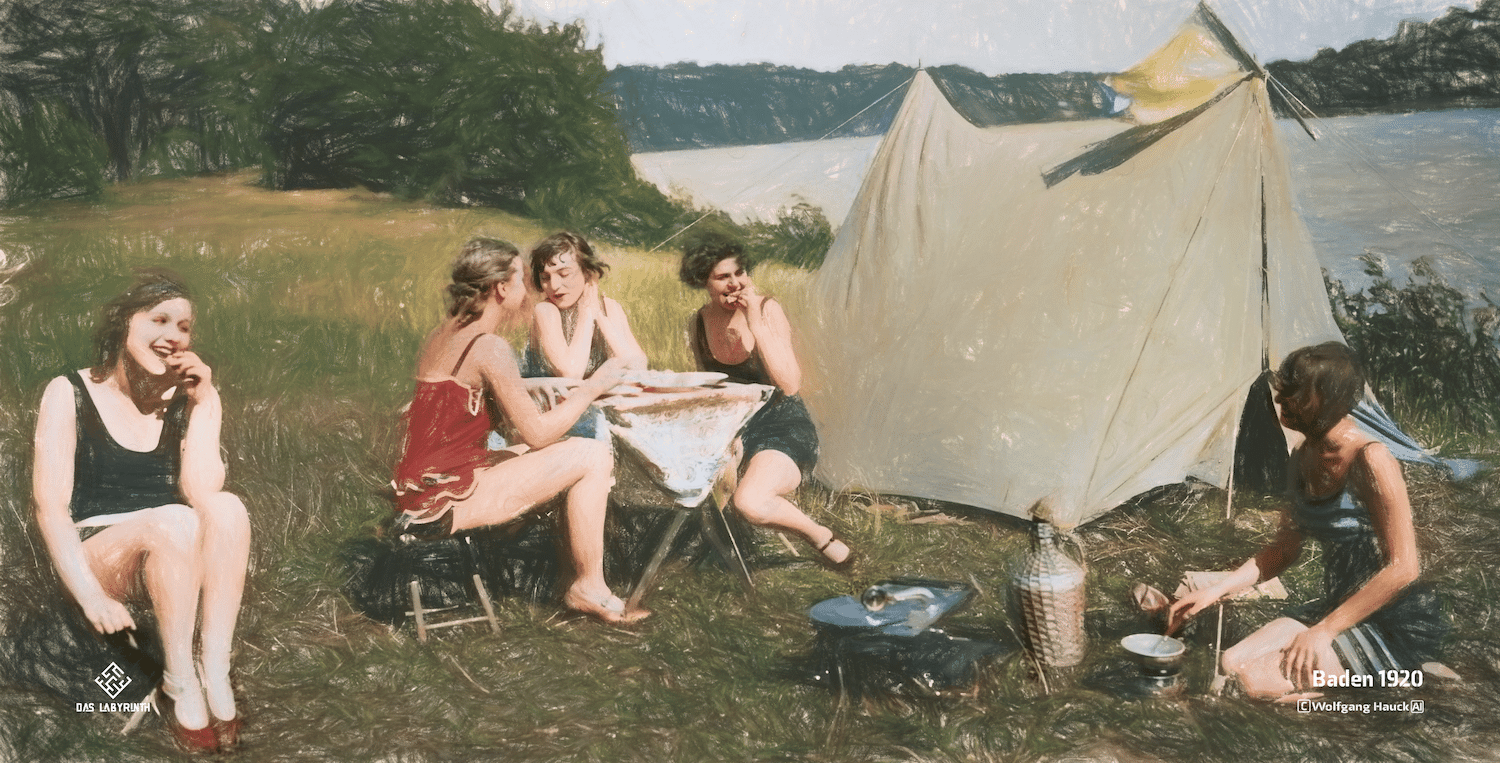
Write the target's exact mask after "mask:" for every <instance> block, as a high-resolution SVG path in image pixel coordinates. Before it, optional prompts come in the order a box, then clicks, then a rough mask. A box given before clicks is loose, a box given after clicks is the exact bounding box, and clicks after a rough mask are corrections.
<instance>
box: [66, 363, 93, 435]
mask: <svg viewBox="0 0 1500 763" xmlns="http://www.w3.org/2000/svg"><path fill="white" fill-rule="evenodd" d="M63 377H64V378H66V379H67V380H68V381H69V382H71V383H72V384H73V410H74V411H76V414H75V415H77V416H78V425H79V426H80V427H82V426H83V425H84V423H85V417H87V421H88V422H89V423H92V422H93V421H95V420H102V419H100V416H99V409H98V408H96V407H94V398H93V397H92V396H90V395H89V391H88V388H87V387H85V386H83V374H82V372H80V371H73V372H72V373H67V374H63Z"/></svg>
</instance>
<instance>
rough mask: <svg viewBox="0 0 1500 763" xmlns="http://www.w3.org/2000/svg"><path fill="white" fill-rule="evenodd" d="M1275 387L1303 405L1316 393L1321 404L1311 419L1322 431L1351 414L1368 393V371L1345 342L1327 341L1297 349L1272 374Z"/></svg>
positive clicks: (1312, 425)
mask: <svg viewBox="0 0 1500 763" xmlns="http://www.w3.org/2000/svg"><path fill="white" fill-rule="evenodd" d="M1271 387H1272V388H1273V389H1275V390H1276V393H1277V394H1279V395H1280V396H1281V397H1282V398H1283V399H1285V400H1291V401H1294V402H1296V403H1297V404H1299V406H1300V405H1303V404H1305V403H1306V402H1307V400H1308V398H1310V397H1311V396H1313V395H1314V394H1316V395H1317V396H1318V398H1319V403H1318V408H1317V410H1316V412H1315V413H1314V415H1313V419H1312V421H1310V422H1307V425H1308V426H1309V427H1310V428H1311V430H1312V431H1308V432H1304V433H1303V434H1307V435H1320V434H1323V433H1324V432H1327V431H1328V430H1330V429H1332V428H1333V426H1334V425H1335V424H1337V423H1339V420H1341V419H1343V418H1344V417H1345V416H1348V415H1349V413H1350V411H1353V410H1354V407H1355V406H1356V405H1359V401H1360V400H1361V399H1362V398H1363V397H1364V395H1365V374H1364V371H1363V369H1361V368H1360V364H1359V358H1357V357H1355V355H1354V351H1353V350H1351V349H1349V347H1348V346H1347V345H1345V344H1343V343H1342V342H1324V343H1322V344H1318V345H1313V346H1310V347H1302V348H1299V349H1296V350H1293V351H1292V352H1291V353H1289V354H1288V355H1287V356H1286V358H1285V359H1284V360H1282V361H1281V368H1280V369H1279V370H1277V371H1276V373H1275V374H1273V375H1272V376H1271Z"/></svg>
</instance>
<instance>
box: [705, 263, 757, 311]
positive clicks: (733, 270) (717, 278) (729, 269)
mask: <svg viewBox="0 0 1500 763" xmlns="http://www.w3.org/2000/svg"><path fill="white" fill-rule="evenodd" d="M749 287H750V274H749V273H746V272H745V268H743V267H742V266H741V265H740V259H739V258H738V257H725V258H724V259H722V260H719V263H718V264H717V265H714V268H713V270H710V271H708V298H709V299H710V300H711V301H713V302H714V303H715V304H717V305H719V306H720V307H723V308H725V309H733V308H734V300H733V297H734V296H735V295H737V294H739V293H740V292H741V291H744V290H745V289H747V288H749Z"/></svg>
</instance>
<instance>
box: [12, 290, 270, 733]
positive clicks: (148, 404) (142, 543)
mask: <svg viewBox="0 0 1500 763" xmlns="http://www.w3.org/2000/svg"><path fill="white" fill-rule="evenodd" d="M193 318H194V316H193V304H192V302H190V301H188V295H187V292H186V290H185V289H184V288H183V287H182V285H181V284H180V283H179V282H178V281H177V280H176V278H175V277H173V276H171V275H169V274H166V273H162V272H154V273H148V274H147V275H146V276H145V277H143V278H142V279H141V280H139V281H138V282H137V283H136V285H135V286H134V287H132V288H131V289H130V290H129V291H126V292H125V293H124V294H121V295H120V296H119V297H117V298H115V300H114V301H112V302H110V303H109V304H108V305H106V306H105V308H104V316H103V320H102V321H101V322H100V325H99V329H98V332H97V334H96V362H95V365H94V367H93V368H87V369H84V370H81V371H77V372H74V373H70V374H67V375H65V376H59V377H57V378H56V379H53V380H52V382H51V383H50V384H48V385H47V390H46V392H44V393H43V395H42V404H41V410H40V412H39V414H38V416H37V425H36V456H35V461H34V469H33V473H32V495H33V497H34V499H35V501H36V516H37V524H38V525H39V527H40V529H41V534H42V540H43V541H44V542H45V543H46V546H47V552H48V554H49V555H50V556H51V558H52V563H53V565H54V566H55V567H56V568H57V572H58V576H59V577H61V578H62V582H63V585H64V586H65V587H66V588H67V591H68V593H69V594H70V595H71V596H72V597H73V600H74V601H75V602H77V603H78V606H79V607H80V608H82V610H83V614H84V616H85V617H87V618H88V620H89V622H90V623H92V624H93V626H94V628H96V629H97V630H99V631H100V632H101V633H113V632H115V631H119V630H122V629H131V628H134V627H135V623H134V621H133V620H132V619H131V617H130V612H129V611H128V610H127V609H126V608H125V605H124V604H123V603H122V602H123V601H125V600H126V599H130V598H136V597H138V596H140V595H141V594H142V593H144V594H145V595H146V597H147V598H149V599H150V601H151V606H152V607H153V609H154V611H155V613H156V617H157V620H158V621H159V622H160V625H161V640H162V648H163V651H164V652H165V657H166V673H165V675H164V676H163V677H162V687H161V688H162V690H163V691H164V692H165V693H166V695H167V698H168V699H169V700H171V703H172V706H173V707H172V711H171V713H170V714H168V724H169V726H170V727H171V729H172V732H173V734H174V735H175V736H176V738H177V740H178V742H179V743H180V744H181V745H182V746H183V747H185V748H186V749H188V750H190V751H194V752H211V751H216V750H220V749H224V748H226V747H232V746H233V745H234V744H235V743H236V742H237V740H238V737H239V729H240V718H239V715H238V713H237V712H236V708H235V701H234V691H233V689H232V688H231V686H230V682H229V658H230V652H231V650H232V649H231V648H232V641H233V638H234V627H235V621H236V619H237V618H238V616H239V610H240V596H241V593H242V591H243V589H244V585H245V569H246V566H247V564H248V560H249V554H250V520H249V517H248V516H247V515H246V513H245V504H244V503H243V502H242V501H241V500H240V499H239V498H238V497H236V496H234V495H231V494H229V493H226V492H224V490H223V487H224V461H223V459H222V457H221V456H220V455H219V428H220V422H221V420H222V407H221V406H220V403H219V393H218V390H217V389H216V388H215V386H214V383H213V372H212V370H211V369H210V368H209V366H208V365H207V364H206V363H204V362H203V359H202V358H200V357H198V355H197V354H196V353H194V352H193V351H192V350H191V349H190V347H191V346H192V337H193ZM200 617H201V619H200ZM195 636H196V638H195ZM195 652H196V659H195Z"/></svg>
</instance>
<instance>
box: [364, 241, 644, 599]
mask: <svg viewBox="0 0 1500 763" xmlns="http://www.w3.org/2000/svg"><path fill="white" fill-rule="evenodd" d="M519 259H520V258H519V255H518V253H517V252H516V248H515V247H514V246H511V245H510V244H507V243H505V242H503V241H496V240H494V239H487V238H476V239H474V240H472V241H470V242H469V243H468V244H466V245H465V246H464V248H463V251H462V253H460V254H459V256H458V259H457V260H456V261H455V262H454V263H453V278H452V283H450V284H449V285H448V297H449V300H448V303H449V307H448V318H447V319H446V320H444V321H443V322H442V323H441V324H439V325H438V327H437V328H436V329H433V331H432V333H431V334H428V336H427V340H426V342H425V343H424V344H423V346H422V352H421V355H419V356H418V358H417V370H416V377H417V390H416V394H415V395H414V397H413V398H412V403H411V407H410V408H408V409H407V412H406V425H407V431H406V438H405V440H404V442H403V444H402V455H401V462H400V463H399V464H397V466H396V478H395V480H394V481H393V485H394V487H395V489H396V505H397V506H396V507H397V509H398V510H399V511H400V512H401V514H402V515H401V518H400V524H401V530H402V532H407V533H411V534H413V535H415V536H417V537H419V538H439V537H444V536H447V535H449V534H451V533H453V532H457V531H460V530H468V529H472V528H476V527H484V526H487V525H499V524H504V523H506V522H509V521H511V520H513V519H515V518H517V517H519V516H521V515H522V514H524V513H526V512H527V511H530V510H532V509H534V508H536V507H537V506H538V505H540V504H541V503H542V502H544V501H546V500H547V499H549V498H552V497H553V496H555V495H557V494H559V493H564V492H566V493H567V500H566V509H565V512H564V519H565V522H564V524H565V526H566V528H567V538H568V550H569V553H570V555H571V557H572V563H573V574H574V577H573V582H572V584H571V586H569V588H568V590H567V592H566V593H565V594H564V595H563V606H565V607H567V608H569V609H572V610H576V611H578V612H582V613H584V614H588V615H592V616H594V617H597V618H599V619H600V620H604V621H605V622H610V623H620V622H630V621H634V620H639V619H641V618H643V617H645V616H646V615H647V614H648V613H646V612H644V611H635V612H626V611H625V603H624V602H622V601H621V600H620V599H619V597H617V596H615V595H614V594H613V593H611V592H610V590H609V587H608V585H607V584H606V583H605V582H604V511H605V505H606V502H607V500H608V498H609V490H610V487H611V486H613V484H614V477H613V476H612V471H613V469H614V455H613V453H612V452H611V451H610V447H609V444H608V443H603V442H599V441H597V440H588V439H581V438H574V437H569V438H563V434H564V433H565V432H567V430H568V427H570V426H572V425H573V422H574V421H577V420H578V417H579V415H580V414H582V413H583V411H584V409H585V408H586V407H588V405H589V404H590V403H592V402H593V401H594V400H596V399H598V398H599V396H600V395H603V394H604V393H605V392H607V391H608V390H609V389H611V388H613V387H614V386H615V385H616V384H618V383H619V380H620V373H621V371H622V369H623V361H620V360H617V359H611V360H609V361H606V362H605V363H604V364H603V365H602V366H600V367H599V370H598V371H596V372H595V373H594V375H593V376H592V377H590V378H589V380H588V381H586V382H584V384H583V385H582V386H580V387H578V388H576V389H574V390H573V391H572V392H571V393H570V394H569V395H568V397H567V398H566V399H565V400H563V401H562V402H560V403H559V404H558V405H557V406H555V407H554V408H552V409H551V410H549V411H546V412H541V411H538V410H537V406H536V403H534V402H533V401H532V399H531V397H530V395H529V394H528V393H527V391H526V388H525V387H524V386H522V382H521V375H520V372H519V370H518V368H517V364H516V356H515V353H514V352H513V351H512V350H511V347H510V345H509V344H508V343H506V341H505V340H504V339H502V338H501V337H499V336H496V335H495V333H494V332H495V330H496V329H498V328H500V327H501V326H502V325H510V326H513V325H515V324H516V323H517V322H519V321H521V320H524V318H525V313H526V285H525V284H524V283H523V282H522V280H521V267H520V266H521V263H520V262H519ZM492 407H493V409H496V412H497V413H498V414H499V416H500V417H501V418H502V419H503V422H502V421H495V422H492V421H491V419H490V413H489V410H490V409H491V408H492ZM501 423H508V424H509V427H508V428H509V429H510V430H512V431H514V432H515V433H516V434H518V435H519V436H520V438H521V439H522V440H523V441H524V443H525V445H526V446H528V447H529V450H528V451H527V452H525V453H522V454H520V455H517V454H516V452H517V450H520V449H519V448H517V449H513V450H505V451H491V450H489V449H487V448H486V446H485V443H486V439H487V437H488V434H489V431H490V429H491V428H493V427H494V426H495V425H497V424H501ZM560 438H562V439H560Z"/></svg>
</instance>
